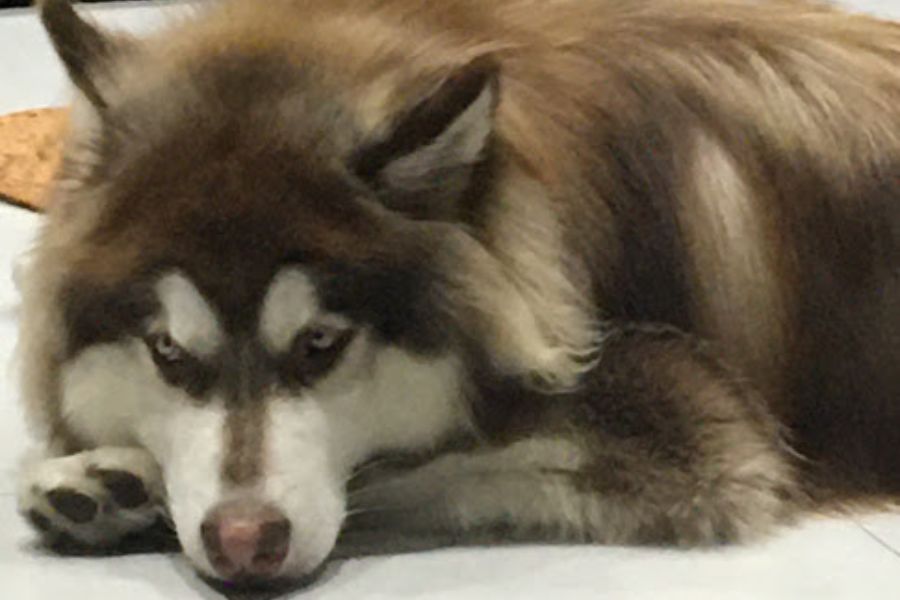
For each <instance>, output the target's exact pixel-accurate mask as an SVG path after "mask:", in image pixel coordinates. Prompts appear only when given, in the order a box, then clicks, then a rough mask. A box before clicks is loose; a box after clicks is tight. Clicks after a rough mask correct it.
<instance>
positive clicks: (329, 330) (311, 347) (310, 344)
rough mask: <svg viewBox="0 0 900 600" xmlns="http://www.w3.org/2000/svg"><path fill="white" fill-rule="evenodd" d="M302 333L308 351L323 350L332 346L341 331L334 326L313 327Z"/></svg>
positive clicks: (339, 336)
mask: <svg viewBox="0 0 900 600" xmlns="http://www.w3.org/2000/svg"><path fill="white" fill-rule="evenodd" d="M304 333H305V335H304V336H303V337H305V340H304V341H305V345H306V350H307V351H308V352H325V351H328V350H330V349H331V348H334V346H335V344H337V342H338V340H339V339H340V338H341V334H342V333H343V331H341V330H340V329H337V328H336V327H314V328H312V329H310V330H308V331H306V332H304Z"/></svg>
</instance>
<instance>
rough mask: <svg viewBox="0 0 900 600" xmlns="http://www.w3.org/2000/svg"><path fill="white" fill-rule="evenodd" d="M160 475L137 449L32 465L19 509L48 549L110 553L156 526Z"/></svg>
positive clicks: (24, 481)
mask: <svg viewBox="0 0 900 600" xmlns="http://www.w3.org/2000/svg"><path fill="white" fill-rule="evenodd" d="M164 507H165V498H164V487H163V481H162V473H161V472H160V469H159V465H158V464H157V463H156V461H155V460H154V459H153V457H152V456H151V455H150V454H149V453H147V452H146V451H144V450H140V449H137V448H113V447H108V448H98V449H96V450H89V451H85V452H81V453H79V454H73V455H71V456H63V457H59V458H51V459H47V460H43V461H41V462H37V463H35V464H33V465H31V466H30V467H28V468H27V469H26V470H25V471H24V472H23V474H22V481H21V485H20V491H19V510H20V511H21V513H22V514H23V515H24V517H25V518H26V519H27V520H28V521H29V522H30V523H31V524H32V526H34V528H35V529H37V530H38V531H39V532H40V533H41V535H42V536H43V537H44V539H45V540H46V541H47V542H48V544H49V545H51V546H68V547H76V548H83V549H85V550H88V549H105V548H112V547H114V546H115V545H116V544H118V543H119V542H120V541H122V540H123V539H124V538H125V537H126V536H129V535H130V534H133V533H136V532H141V531H145V530H148V529H150V528H152V527H154V526H155V525H156V524H157V521H158V520H159V519H160V517H161V516H162V515H163V514H164V510H165V508H164Z"/></svg>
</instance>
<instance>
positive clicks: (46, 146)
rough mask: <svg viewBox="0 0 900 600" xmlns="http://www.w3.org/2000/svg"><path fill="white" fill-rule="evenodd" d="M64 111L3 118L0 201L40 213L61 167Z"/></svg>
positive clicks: (0, 136) (30, 113) (12, 115)
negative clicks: (55, 174)
mask: <svg viewBox="0 0 900 600" xmlns="http://www.w3.org/2000/svg"><path fill="white" fill-rule="evenodd" d="M66 115H67V113H66V111H65V110H64V109H57V108H47V109H39V110H28V111H24V112H18V113H13V114H10V115H4V116H0V201H5V202H9V203H12V204H16V205H19V206H22V207H24V208H28V209H30V210H34V211H40V210H42V209H43V208H44V205H45V202H46V197H47V194H46V190H47V188H48V187H49V184H50V181H51V180H52V178H53V174H54V172H55V171H56V168H57V166H58V164H59V159H60V151H61V146H62V138H63V134H64V131H65V126H66Z"/></svg>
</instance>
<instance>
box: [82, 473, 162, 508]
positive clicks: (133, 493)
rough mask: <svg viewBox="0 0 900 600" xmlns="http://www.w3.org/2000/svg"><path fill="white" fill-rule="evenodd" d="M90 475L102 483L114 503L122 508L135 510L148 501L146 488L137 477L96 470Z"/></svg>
mask: <svg viewBox="0 0 900 600" xmlns="http://www.w3.org/2000/svg"><path fill="white" fill-rule="evenodd" d="M92 474H95V475H96V476H97V477H98V478H99V479H100V481H102V482H103V485H104V486H105V487H106V489H108V490H109V493H110V494H111V495H112V498H113V500H114V501H115V503H116V504H118V505H119V506H121V507H122V508H137V507H139V506H142V505H144V504H146V503H147V502H149V501H150V496H149V495H148V494H147V488H146V487H144V482H143V481H142V480H141V478H140V477H138V476H137V475H134V474H132V473H129V472H128V471H112V470H107V469H96V470H95V471H94V472H93V473H92Z"/></svg>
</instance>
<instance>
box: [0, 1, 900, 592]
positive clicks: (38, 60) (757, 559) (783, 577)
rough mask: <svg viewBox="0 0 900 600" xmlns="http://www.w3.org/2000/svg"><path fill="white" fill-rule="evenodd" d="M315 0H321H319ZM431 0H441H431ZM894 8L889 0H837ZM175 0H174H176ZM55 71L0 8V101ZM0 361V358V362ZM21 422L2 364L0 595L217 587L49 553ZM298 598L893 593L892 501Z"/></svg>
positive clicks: (1, 268) (488, 553)
mask: <svg viewBox="0 0 900 600" xmlns="http://www.w3.org/2000/svg"><path fill="white" fill-rule="evenodd" d="M323 1H327V0H323ZM437 1H439V0H437ZM846 3H847V4H849V5H852V6H854V7H856V8H859V9H861V10H871V11H876V12H880V13H881V14H885V15H891V16H897V17H900V0H856V1H855V2H853V1H851V0H847V2H846ZM178 10H183V6H178V5H176V6H175V11H176V12H177V11H178ZM91 11H92V12H93V13H95V14H96V16H97V18H98V19H100V20H101V21H103V22H104V23H108V24H111V25H114V26H116V27H124V28H128V29H136V30H146V29H147V28H149V27H153V26H155V25H156V24H157V23H159V22H160V21H161V20H162V17H163V14H162V11H160V10H159V9H158V8H156V7H153V6H145V7H141V6H137V7H136V6H134V5H132V6H128V7H124V8H123V7H99V8H98V7H94V8H92V9H91ZM65 90H66V85H65V82H64V78H63V76H62V72H61V70H60V69H59V66H58V65H57V63H56V61H55V59H54V58H53V55H52V53H51V51H50V49H49V46H48V44H47V42H46V39H45V37H44V35H43V34H42V33H41V31H40V30H39V28H38V26H37V21H36V19H35V17H34V14H33V13H32V12H31V11H28V10H23V11H4V12H2V13H0V114H2V113H6V112H11V111H14V110H21V109H26V108H33V107H38V106H52V105H58V104H61V103H64V102H65V98H66V91H65ZM39 221H40V219H39V217H37V216H36V215H33V214H30V213H27V212H25V211H22V210H19V209H15V208H12V207H8V206H5V205H0V364H4V365H5V364H6V363H7V362H9V357H10V354H11V350H12V347H13V345H14V343H15V338H16V303H17V297H16V293H15V289H14V287H13V285H12V281H11V273H12V268H11V266H12V264H13V260H14V258H15V257H16V256H17V255H19V254H20V253H21V252H23V251H24V250H25V249H26V248H27V247H28V243H29V240H30V239H31V238H32V236H33V235H34V232H35V230H36V228H37V227H38V225H39ZM0 373H2V374H3V375H6V371H5V370H4V371H0ZM26 439H27V438H26V435H25V431H24V427H23V425H22V418H21V414H20V411H19V408H18V405H17V403H16V392H15V386H14V385H13V382H12V379H11V377H5V376H4V377H0V600H51V599H53V600H56V599H59V598H66V599H67V600H96V599H102V598H119V599H123V600H181V599H194V598H197V599H213V598H220V596H219V595H218V594H217V593H216V592H214V591H212V590H211V589H209V588H208V587H206V586H205V585H204V584H202V583H200V582H199V581H198V580H197V579H196V578H195V577H194V576H193V574H192V573H191V571H190V569H189V568H188V567H187V566H186V565H185V564H184V563H183V562H182V561H181V560H180V558H179V557H178V556H159V555H144V556H131V557H122V558H104V559H80V558H59V557H54V556H49V555H47V554H45V553H43V552H42V551H40V550H39V549H37V548H36V547H35V546H34V545H33V538H32V535H31V533H30V532H29V530H28V529H27V528H26V526H25V525H24V523H22V522H21V520H20V519H19V518H18V516H17V515H16V512H15V501H14V485H15V483H14V481H15V480H14V471H15V465H16V462H17V459H18V457H19V456H20V455H21V453H22V452H23V450H24V449H25V447H26ZM297 596H298V597H304V598H335V599H337V598H384V599H400V598H404V599H405V598H435V599H439V598H467V599H470V598H535V599H537V598H540V599H546V598H560V599H561V598H600V599H602V598H617V599H618V598H627V599H644V598H646V599H648V600H650V599H652V600H660V599H665V600H669V599H681V598H684V599H690V600H697V599H705V598H709V599H715V600H726V599H754V600H758V599H788V598H791V599H794V598H817V599H820V600H825V599H829V598H842V599H848V600H849V599H852V600H868V599H880V598H884V599H886V600H887V599H897V598H900V515H890V514H884V515H872V516H866V517H859V518H856V519H816V520H811V521H808V522H806V523H805V524H803V525H802V526H801V527H798V528H796V529H794V530H791V531H787V532H785V533H784V534H783V535H782V536H780V537H778V538H776V539H774V540H772V541H770V542H769V543H766V544H762V545H758V546H754V547H747V548H732V549H727V550H717V551H707V552H680V551H661V550H642V549H623V548H602V547H564V548H561V547H554V548H548V547H534V546H532V547H522V548H512V549H510V548H505V549H489V550H446V551H440V552H431V553H424V554H419V555H409V556H399V557H390V558H377V559H365V560H357V561H350V562H346V563H343V564H340V565H335V566H334V567H333V568H331V569H330V570H329V571H328V572H327V573H326V575H325V577H324V578H323V580H322V581H320V582H319V583H317V584H316V585H315V586H314V587H313V588H311V589H309V590H306V591H305V592H302V593H299V594H298V595H297Z"/></svg>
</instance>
